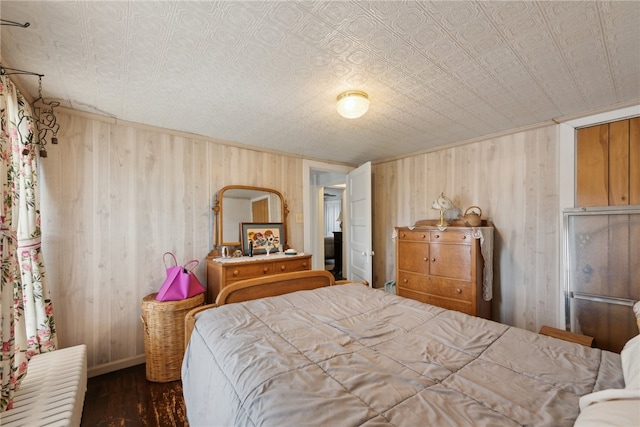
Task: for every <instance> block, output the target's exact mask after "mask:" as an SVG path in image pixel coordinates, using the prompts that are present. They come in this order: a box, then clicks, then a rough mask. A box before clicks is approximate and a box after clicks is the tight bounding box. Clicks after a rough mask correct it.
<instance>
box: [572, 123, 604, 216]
mask: <svg viewBox="0 0 640 427" xmlns="http://www.w3.org/2000/svg"><path fill="white" fill-rule="evenodd" d="M577 137H578V141H577V147H576V159H577V160H576V205H577V206H607V204H608V203H609V125H608V124H603V125H598V126H591V127H588V128H583V129H578V132H577Z"/></svg>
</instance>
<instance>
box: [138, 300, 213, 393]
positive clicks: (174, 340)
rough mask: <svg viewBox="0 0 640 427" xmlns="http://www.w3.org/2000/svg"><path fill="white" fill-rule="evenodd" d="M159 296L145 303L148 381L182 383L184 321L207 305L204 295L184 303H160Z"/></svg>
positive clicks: (144, 301)
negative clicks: (179, 381)
mask: <svg viewBox="0 0 640 427" xmlns="http://www.w3.org/2000/svg"><path fill="white" fill-rule="evenodd" d="M156 295H157V293H156V294H151V295H147V296H146V297H144V299H143V300H142V324H143V327H144V331H143V334H144V354H145V361H146V363H147V367H146V371H147V380H149V381H154V382H159V383H162V382H168V381H175V380H179V379H180V370H181V368H182V358H183V356H184V351H185V346H184V318H185V316H186V315H187V313H188V312H189V311H190V310H191V309H193V308H196V307H198V306H201V305H202V304H203V303H204V294H200V295H196V296H195V297H192V298H187V299H184V300H181V301H158V300H156Z"/></svg>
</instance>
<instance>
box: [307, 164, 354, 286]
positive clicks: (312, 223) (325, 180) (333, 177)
mask: <svg viewBox="0 0 640 427" xmlns="http://www.w3.org/2000/svg"><path fill="white" fill-rule="evenodd" d="M354 169H355V168H353V167H350V166H344V165H335V164H330V163H322V162H316V161H312V160H304V161H303V162H302V173H303V181H302V194H303V195H304V201H303V215H304V252H305V253H310V254H313V257H312V268H313V269H314V270H323V269H327V268H328V266H330V264H325V235H327V234H328V233H329V231H330V232H331V234H333V232H334V231H335V230H329V228H332V229H333V228H335V227H336V225H338V224H337V217H336V220H333V218H332V216H333V215H335V212H336V211H335V209H336V207H335V206H336V203H335V202H333V203H331V204H329V205H328V207H325V193H327V194H334V193H337V192H338V191H340V196H337V195H336V196H335V197H329V196H327V199H331V200H334V199H337V198H338V197H340V207H342V206H344V186H345V185H346V182H347V174H348V173H349V172H351V171H352V170H354ZM325 212H328V213H325ZM325 216H328V218H327V219H326V221H325ZM338 229H339V225H338ZM334 242H335V235H334ZM341 249H342V253H341V254H339V255H338V256H339V258H340V259H339V261H338V262H339V263H340V264H341V265H344V254H345V251H346V249H347V248H346V247H345V246H344V243H342V245H341ZM335 256H336V255H335V247H334V259H335ZM334 262H335V261H334ZM329 268H330V267H329ZM334 268H335V267H334ZM337 273H339V272H338V271H336V274H337ZM340 273H343V272H340ZM341 275H343V274H341Z"/></svg>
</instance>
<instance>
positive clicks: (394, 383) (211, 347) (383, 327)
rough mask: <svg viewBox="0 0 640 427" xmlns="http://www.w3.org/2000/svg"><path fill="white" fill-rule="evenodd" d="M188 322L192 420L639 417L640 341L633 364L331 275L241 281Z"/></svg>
mask: <svg viewBox="0 0 640 427" xmlns="http://www.w3.org/2000/svg"><path fill="white" fill-rule="evenodd" d="M297 288H301V289H303V290H300V291H295V290H296V289H297ZM294 291H295V292H294ZM270 294H275V295H276V296H269V295H270ZM230 302H231V303H230ZM185 325H186V335H187V339H188V345H187V350H186V353H185V357H184V361H183V366H182V382H183V393H184V398H185V403H186V408H187V417H188V420H189V424H190V426H191V427H197V426H214V425H225V426H229V425H238V426H254V425H256V426H257V425H265V426H302V425H332V426H359V425H364V426H382V425H385V426H386V425H394V426H416V425H433V426H435V425H438V426H440V425H448V426H454V425H455V426H461V425H473V426H484V425H486V426H489V425H490V426H515V425H536V426H538V425H539V426H571V425H574V423H575V424H576V425H581V426H590V425H598V424H597V423H598V422H599V421H600V422H601V421H602V418H601V417H603V416H604V417H605V418H604V419H605V420H606V421H607V423H610V422H612V421H613V420H614V418H612V417H616V416H618V417H619V416H623V422H625V423H626V424H620V425H629V424H630V423H635V424H633V425H638V422H640V416H638V408H639V406H638V405H639V404H640V400H638V399H640V373H638V372H640V367H638V364H640V341H638V340H636V342H637V345H635V347H636V348H634V349H633V351H634V356H631V354H630V352H628V354H626V356H625V352H626V351H627V350H628V349H627V347H625V350H623V353H622V358H621V356H620V355H619V354H616V353H611V352H607V351H603V350H599V349H595V348H589V347H585V346H581V345H579V344H575V343H570V342H567V341H562V340H559V339H556V338H552V337H548V336H543V335H539V334H536V333H533V332H529V331H526V330H523V329H518V328H515V327H510V326H507V325H503V324H500V323H496V322H492V321H488V320H484V319H480V318H477V317H471V316H468V315H466V314H462V313H459V312H456V311H450V310H445V309H442V308H439V307H435V306H431V305H428V304H423V303H420V302H417V301H413V300H410V299H405V298H402V297H399V296H395V295H390V294H387V293H385V292H383V291H380V290H376V289H371V288H369V287H368V286H363V285H362V284H360V283H346V282H345V281H342V282H340V283H339V285H336V282H334V281H333V277H332V276H331V274H330V273H328V272H325V271H316V270H312V271H306V272H297V273H289V274H285V275H280V276H269V278H268V279H266V280H265V281H261V280H260V279H251V280H247V281H244V282H237V283H235V284H234V285H232V286H230V287H228V288H225V289H223V292H221V293H220V295H219V296H218V299H217V300H216V304H214V305H212V306H205V307H201V308H199V309H196V310H194V311H192V312H191V313H190V314H189V315H188V316H187V320H186V323H185ZM636 338H639V337H636ZM632 341H633V340H632ZM634 357H635V359H634ZM625 366H626V368H625ZM623 368H625V369H626V370H625V369H623ZM623 371H624V372H623ZM634 375H635V377H634ZM636 388H637V389H638V390H636ZM609 404H610V405H609ZM581 405H583V411H582V413H581ZM607 405H608V406H607ZM594 408H596V409H598V410H597V411H595V410H594ZM600 408H601V409H602V410H600ZM620 414H622V415H620ZM629 417H631V418H629ZM634 417H637V418H634Z"/></svg>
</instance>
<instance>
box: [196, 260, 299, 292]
mask: <svg viewBox="0 0 640 427" xmlns="http://www.w3.org/2000/svg"><path fill="white" fill-rule="evenodd" d="M302 270H311V255H310V254H298V255H281V254H271V255H256V256H254V257H246V256H245V257H240V258H215V257H212V256H209V257H207V303H208V304H210V303H213V302H215V300H216V297H217V296H218V293H220V290H221V289H222V288H224V287H225V286H227V285H230V284H231V283H234V282H237V281H238V280H245V279H252V278H254V277H260V276H268V275H271V274H277V273H290V272H292V271H302Z"/></svg>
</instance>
